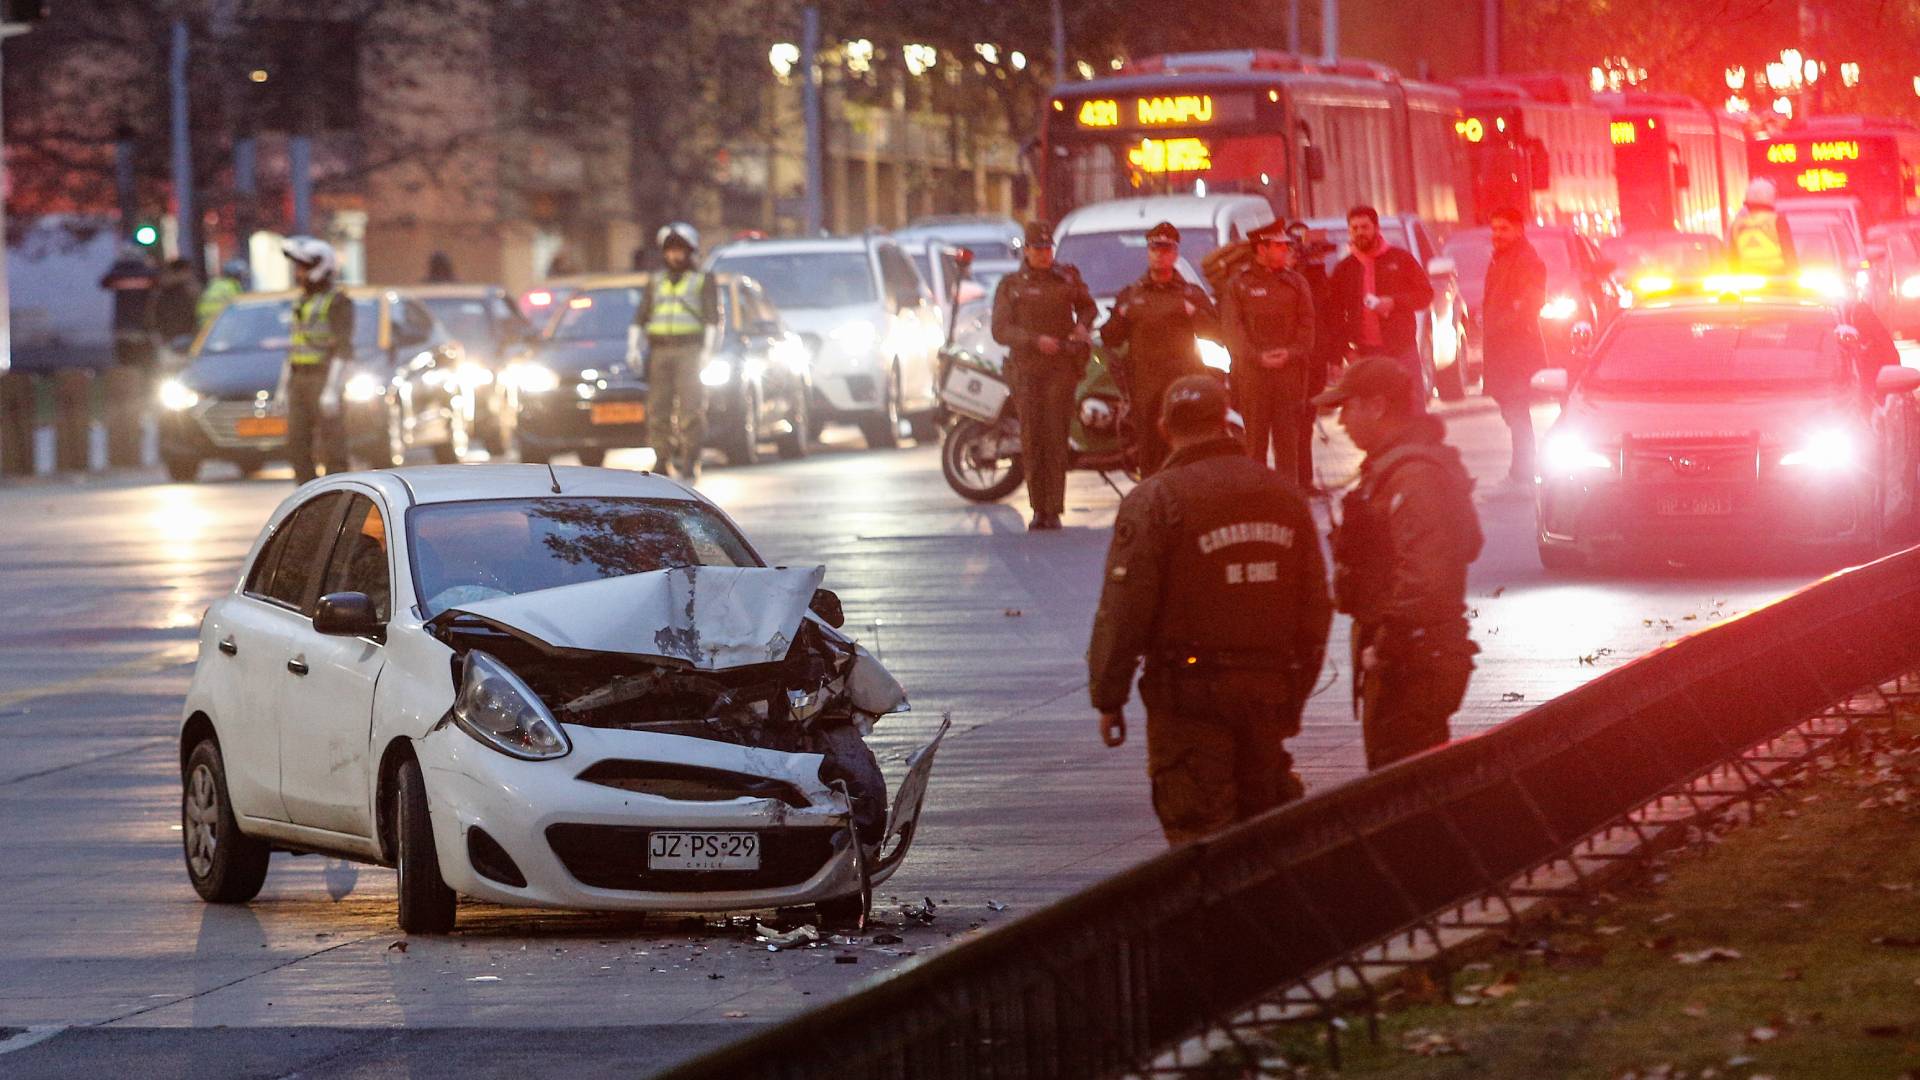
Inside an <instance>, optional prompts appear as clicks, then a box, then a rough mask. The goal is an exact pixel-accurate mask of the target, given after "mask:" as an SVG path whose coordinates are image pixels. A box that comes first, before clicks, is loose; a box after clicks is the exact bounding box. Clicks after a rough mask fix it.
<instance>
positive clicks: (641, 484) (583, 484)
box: [340, 464, 706, 505]
mask: <svg viewBox="0 0 1920 1080" xmlns="http://www.w3.org/2000/svg"><path fill="white" fill-rule="evenodd" d="M340 475H341V479H343V480H347V479H352V480H358V481H360V482H361V483H367V484H372V485H373V486H375V487H380V488H384V489H387V490H389V492H390V493H391V490H392V488H393V486H394V484H395V483H396V482H397V483H398V485H399V486H401V487H403V488H404V489H405V491H406V496H407V499H406V500H401V501H408V500H410V501H411V502H413V503H414V504H416V505H428V504H433V503H452V502H473V501H476V500H480V499H533V498H550V497H552V496H553V494H554V491H553V485H554V481H555V480H556V479H557V480H558V481H559V482H560V496H561V497H563V498H564V497H566V496H580V495H588V496H599V497H603V498H635V499H681V500H685V501H688V502H705V501H706V500H705V499H704V498H703V497H702V496H701V495H699V494H698V493H697V492H695V491H693V490H692V489H690V488H687V487H685V486H683V485H681V484H680V483H678V482H677V481H674V480H672V479H670V478H668V477H665V476H661V475H659V474H658V473H650V472H636V471H633V470H630V469H590V468H587V467H585V466H581V465H555V466H553V467H552V469H551V470H549V468H548V467H547V466H545V465H517V464H497V465H496V464H473V465H420V466H412V467H408V468H404V469H382V470H378V471H373V472H359V473H342V474H340Z"/></svg>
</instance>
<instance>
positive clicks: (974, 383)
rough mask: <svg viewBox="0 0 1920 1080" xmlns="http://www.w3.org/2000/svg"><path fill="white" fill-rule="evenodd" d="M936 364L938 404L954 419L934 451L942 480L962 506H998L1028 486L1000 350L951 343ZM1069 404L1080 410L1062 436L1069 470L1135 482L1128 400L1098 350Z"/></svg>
mask: <svg viewBox="0 0 1920 1080" xmlns="http://www.w3.org/2000/svg"><path fill="white" fill-rule="evenodd" d="M940 362H941V372H940V399H941V401H942V403H944V404H945V406H946V408H947V410H948V412H949V413H951V414H952V416H953V422H952V423H951V424H949V425H948V426H947V428H946V434H945V436H944V438H943V439H942V441H941V445H940V472H941V474H942V475H944V476H945V477H946V478H947V486H948V487H950V488H952V489H953V490H954V492H955V493H956V494H958V495H960V496H961V497H962V498H965V499H969V500H971V501H973V502H996V501H998V500H1000V499H1004V498H1006V497H1007V496H1008V495H1010V494H1012V493H1013V491H1014V489H1016V488H1018V487H1019V486H1020V485H1021V483H1022V482H1024V481H1025V480H1026V469H1025V467H1024V466H1023V465H1022V464H1021V460H1020V419H1019V417H1017V416H1015V415H1014V407H1013V388H1012V387H1011V386H1010V385H1009V384H1008V373H1007V371H1006V362H1007V353H1006V350H1005V349H1003V348H999V347H998V346H996V347H994V348H993V349H982V348H979V347H977V346H975V345H973V343H971V342H968V343H962V342H960V341H952V342H949V343H948V347H947V348H946V349H943V350H942V351H941V354H940ZM1074 400H1075V402H1076V403H1077V405H1078V407H1077V408H1076V409H1075V410H1074V417H1073V425H1072V427H1071V429H1070V430H1069V432H1068V436H1067V468H1068V469H1069V470H1075V469H1090V470H1092V471H1095V472H1098V473H1100V474H1102V475H1103V476H1104V475H1105V474H1107V473H1114V472H1118V473H1124V474H1126V475H1127V476H1129V477H1136V478H1137V475H1138V471H1137V469H1136V468H1135V466H1134V462H1133V446H1132V443H1133V440H1132V439H1130V438H1128V437H1127V435H1128V417H1127V404H1126V395H1124V394H1123V393H1121V391H1120V385H1119V383H1118V382H1116V381H1115V380H1114V377H1113V372H1112V370H1111V369H1110V367H1109V366H1108V361H1107V358H1106V355H1105V353H1104V352H1103V351H1102V350H1100V349H1094V350H1093V356H1092V358H1091V359H1090V360H1089V361H1088V363H1087V371H1086V374H1085V375H1084V376H1083V377H1082V378H1081V380H1080V385H1079V387H1078V388H1076V389H1075V391H1074ZM1108 482H1109V483H1111V482H1112V481H1111V479H1109V481H1108Z"/></svg>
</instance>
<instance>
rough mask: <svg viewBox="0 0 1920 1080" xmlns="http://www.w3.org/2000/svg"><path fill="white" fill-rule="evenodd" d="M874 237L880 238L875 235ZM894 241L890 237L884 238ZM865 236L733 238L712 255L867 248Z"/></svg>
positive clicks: (783, 253) (889, 241)
mask: <svg viewBox="0 0 1920 1080" xmlns="http://www.w3.org/2000/svg"><path fill="white" fill-rule="evenodd" d="M875 239H881V238H878V237H876V238H875ZM885 239H886V242H887V243H890V244H891V243H894V241H893V240H892V238H890V237H889V238H885ZM867 243H868V238H867V237H865V236H789V237H784V238H781V239H777V240H735V241H732V242H731V243H726V244H722V245H721V246H719V247H717V248H715V249H714V251H713V257H714V258H716V259H717V258H719V257H721V256H722V255H806V254H809V253H813V252H829V251H861V252H864V251H866V250H867Z"/></svg>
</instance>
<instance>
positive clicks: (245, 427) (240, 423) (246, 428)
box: [233, 416, 287, 439]
mask: <svg viewBox="0 0 1920 1080" xmlns="http://www.w3.org/2000/svg"><path fill="white" fill-rule="evenodd" d="M233 433H234V434H235V435H238V436H240V437H241V438H243V439H284V438H286V435H287V418H286V417H284V416H243V417H241V418H240V419H238V420H235V421H234V422H233Z"/></svg>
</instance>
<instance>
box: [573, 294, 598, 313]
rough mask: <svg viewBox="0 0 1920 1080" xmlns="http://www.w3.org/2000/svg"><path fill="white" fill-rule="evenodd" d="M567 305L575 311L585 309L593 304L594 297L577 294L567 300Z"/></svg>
mask: <svg viewBox="0 0 1920 1080" xmlns="http://www.w3.org/2000/svg"><path fill="white" fill-rule="evenodd" d="M567 306H568V307H570V308H572V309H573V310H575V311H585V310H586V309H588V308H590V307H592V306H593V297H591V296H576V297H574V298H573V299H571V300H569V301H567Z"/></svg>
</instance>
